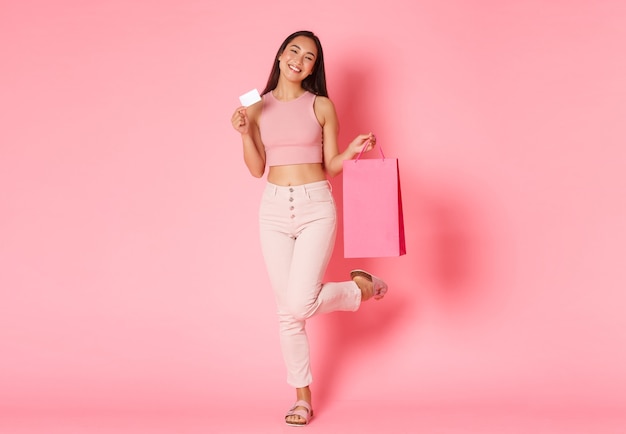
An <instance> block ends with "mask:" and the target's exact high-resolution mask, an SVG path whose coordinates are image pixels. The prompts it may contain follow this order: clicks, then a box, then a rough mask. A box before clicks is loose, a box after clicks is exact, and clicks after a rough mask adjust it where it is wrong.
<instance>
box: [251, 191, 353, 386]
mask: <svg viewBox="0 0 626 434" xmlns="http://www.w3.org/2000/svg"><path fill="white" fill-rule="evenodd" d="M259 225H260V237H261V248H262V251H263V257H264V258H265V264H266V267H267V271H268V274H269V278H270V284H271V285H272V288H273V289H274V294H275V297H276V304H277V308H278V320H279V331H280V343H281V349H282V352H283V358H284V360H285V364H286V366H287V383H288V384H289V385H291V386H293V387H305V386H308V385H309V384H310V383H311V382H312V380H313V377H312V375H311V367H310V361H309V342H308V339H307V335H306V330H305V323H306V320H307V319H308V318H310V317H312V316H313V315H317V314H320V313H328V312H333V311H355V310H357V309H358V308H359V305H360V304H361V291H360V289H359V288H358V286H357V285H356V283H354V282H353V281H352V280H349V281H346V282H329V283H322V280H323V278H324V273H325V271H326V266H327V265H328V261H329V260H330V257H331V254H332V251H333V247H334V244H335V236H336V231H337V212H336V209H335V202H334V200H333V196H332V192H331V188H330V184H329V183H328V181H320V182H314V183H311V184H304V185H296V186H287V187H284V186H278V185H274V184H271V183H268V184H267V186H266V188H265V190H264V191H263V198H262V201H261V207H260V211H259Z"/></svg>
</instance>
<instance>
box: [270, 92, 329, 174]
mask: <svg viewBox="0 0 626 434" xmlns="http://www.w3.org/2000/svg"><path fill="white" fill-rule="evenodd" d="M315 96H316V95H315V94H313V93H311V92H304V93H303V94H302V95H301V96H299V97H298V98H296V99H294V100H291V101H279V100H277V99H276V97H274V95H272V92H268V93H266V94H265V95H263V110H262V112H261V118H260V120H259V129H260V131H261V139H262V140H263V144H264V145H265V158H266V161H267V165H268V166H283V165H287V164H304V163H321V162H322V161H323V160H322V127H321V126H320V123H319V122H318V120H317V118H316V117H315V110H314V109H313V103H314V102H315Z"/></svg>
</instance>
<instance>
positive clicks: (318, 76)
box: [262, 30, 328, 97]
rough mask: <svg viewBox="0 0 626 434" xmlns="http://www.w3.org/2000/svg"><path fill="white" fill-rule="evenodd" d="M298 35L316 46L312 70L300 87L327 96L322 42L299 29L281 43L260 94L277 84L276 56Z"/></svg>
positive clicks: (278, 74)
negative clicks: (311, 41)
mask: <svg viewBox="0 0 626 434" xmlns="http://www.w3.org/2000/svg"><path fill="white" fill-rule="evenodd" d="M298 36H306V37H307V38H310V39H312V40H313V42H315V46H316V47H317V57H316V58H315V65H313V72H312V73H311V75H309V76H308V77H307V78H305V79H304V80H303V81H302V88H303V89H304V90H308V91H309V92H311V93H314V94H315V95H319V96H325V97H328V90H326V72H325V70H324V52H323V51H322V43H321V42H320V40H319V38H318V37H317V36H316V35H315V34H314V33H313V32H310V31H308V30H300V31H298V32H295V33H292V34H291V35H289V36H287V39H285V41H284V42H283V43H282V45H281V46H280V48H279V49H278V52H277V53H276V56H275V57H274V64H273V65H272V72H270V76H269V78H268V79H267V84H266V85H265V89H264V90H263V93H262V95H265V94H266V93H268V92H271V91H272V90H274V89H275V88H276V86H277V85H278V77H279V76H280V69H279V66H278V58H279V57H280V55H281V54H283V51H285V49H286V48H287V45H289V43H290V42H291V41H293V40H294V39H295V38H297V37H298Z"/></svg>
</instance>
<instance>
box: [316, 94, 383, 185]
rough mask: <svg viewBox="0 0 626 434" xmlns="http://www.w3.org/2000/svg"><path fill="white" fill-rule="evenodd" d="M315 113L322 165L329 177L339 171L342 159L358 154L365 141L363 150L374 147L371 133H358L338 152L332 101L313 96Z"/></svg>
mask: <svg viewBox="0 0 626 434" xmlns="http://www.w3.org/2000/svg"><path fill="white" fill-rule="evenodd" d="M315 115H316V116H317V119H318V121H319V122H320V125H322V134H323V141H324V147H323V152H324V167H325V169H326V172H327V173H328V174H329V175H330V176H331V177H332V176H335V175H338V174H339V173H341V171H342V170H343V162H344V160H350V159H352V158H354V157H355V156H356V155H358V154H359V153H360V152H361V150H362V149H363V146H364V145H365V144H366V143H367V145H366V146H367V147H366V148H365V152H366V151H369V150H371V149H372V148H373V147H374V143H375V140H376V139H375V138H374V135H373V134H372V133H369V134H359V135H358V136H357V137H356V138H355V139H354V140H353V141H352V142H350V144H349V145H348V146H347V147H346V149H345V150H344V151H343V152H341V153H339V145H338V143H337V140H338V139H337V138H338V135H339V120H338V119H337V112H336V111H335V106H334V105H333V103H332V101H331V100H330V99H328V98H326V97H323V96H318V97H317V98H315ZM368 141H369V142H368Z"/></svg>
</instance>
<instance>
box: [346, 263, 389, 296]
mask: <svg viewBox="0 0 626 434" xmlns="http://www.w3.org/2000/svg"><path fill="white" fill-rule="evenodd" d="M350 277H351V278H352V280H353V281H354V283H356V284H357V286H358V287H359V289H360V290H361V301H367V300H369V299H370V298H372V297H374V300H380V299H381V298H383V297H384V296H385V294H386V293H387V284H386V283H385V282H383V281H382V280H381V279H379V278H378V277H376V276H374V275H372V274H370V273H368V272H367V271H364V270H352V271H351V272H350Z"/></svg>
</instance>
